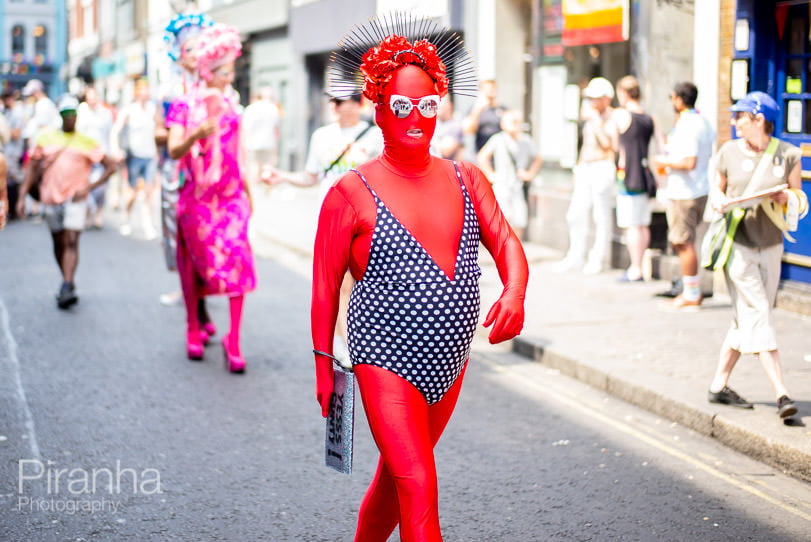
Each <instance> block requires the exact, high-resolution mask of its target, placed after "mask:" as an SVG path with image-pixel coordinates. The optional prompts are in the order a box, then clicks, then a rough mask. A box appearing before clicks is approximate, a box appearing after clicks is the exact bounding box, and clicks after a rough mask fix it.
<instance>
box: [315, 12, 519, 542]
mask: <svg viewBox="0 0 811 542" xmlns="http://www.w3.org/2000/svg"><path fill="white" fill-rule="evenodd" d="M367 24H368V25H369V26H371V28H361V29H360V30H357V31H358V32H364V31H368V34H366V35H384V36H385V35H388V37H386V38H385V39H383V40H382V42H380V43H379V44H376V45H375V46H373V47H372V48H371V49H370V50H369V51H368V52H367V53H366V54H365V55H363V60H362V61H361V58H360V54H359V53H357V52H354V53H353V52H352V51H344V54H345V55H346V58H342V59H340V60H339V61H340V62H341V64H340V66H342V67H341V68H340V70H341V73H343V76H342V77H343V78H342V79H341V78H340V77H339V76H337V75H335V74H333V75H334V77H333V83H332V84H333V85H336V86H337V87H338V88H343V89H344V90H347V91H350V89H348V88H346V87H347V86H351V85H352V84H353V82H355V83H354V84H358V79H361V80H362V81H365V82H364V90H363V92H364V95H365V96H366V97H367V98H368V99H370V100H371V101H372V102H373V103H374V104H375V107H376V108H375V117H376V121H377V123H378V125H379V126H380V127H381V129H382V131H383V137H384V139H385V148H384V151H383V154H382V155H381V156H379V157H378V158H375V159H373V160H371V161H369V162H367V163H366V164H363V165H361V166H360V167H358V168H357V169H355V170H353V171H351V172H349V173H347V174H345V175H343V176H342V177H341V178H340V179H338V181H337V182H336V183H335V184H334V185H333V186H332V188H330V190H329V192H328V193H327V196H326V198H325V200H324V204H323V206H322V209H321V214H320V217H319V224H318V230H317V233H316V241H315V250H314V254H315V257H314V262H313V296H312V310H311V314H312V332H313V346H314V352H315V364H316V398H317V400H318V403H319V405H320V406H321V411H322V414H323V415H324V416H326V414H327V411H328V409H329V407H330V400H331V397H332V395H333V365H332V363H333V359H334V356H333V353H332V346H333V333H334V328H335V321H336V318H337V313H338V299H339V292H340V287H341V283H342V281H343V277H344V274H345V272H346V271H347V270H350V271H351V273H352V275H353V276H354V277H355V279H356V280H357V282H356V284H355V286H354V288H353V290H352V296H351V299H350V302H349V318H348V323H349V353H350V359H351V361H352V365H353V370H354V373H355V376H356V378H357V381H358V386H359V389H360V393H361V397H362V399H363V405H364V410H365V412H366V416H367V419H368V422H369V427H370V429H371V432H372V435H373V437H374V439H375V443H376V444H377V447H378V449H379V450H380V458H379V461H378V467H377V472H376V473H375V476H374V479H373V480H372V483H371V485H370V486H369V489H368V490H367V492H366V495H365V497H364V499H363V501H362V503H361V505H360V510H359V512H358V525H357V531H356V534H355V540H387V539H388V537H389V536H390V534H391V533H392V531H393V530H394V529H395V528H396V527H397V526H398V525H399V529H400V539H401V540H403V541H404V542H414V541H417V540H421V541H423V540H424V541H428V540H430V541H439V540H441V539H442V535H441V533H440V526H439V513H438V489H437V476H436V468H435V462H434V453H433V447H434V445H435V444H436V443H437V441H438V440H439V438H440V436H441V434H442V431H443V430H444V428H445V425H446V424H447V422H448V420H449V418H450V416H451V414H452V412H453V409H454V407H455V405H456V400H457V398H458V396H459V392H460V389H461V385H462V378H463V375H464V371H465V367H466V364H467V360H468V357H469V354H470V346H471V341H472V338H473V334H474V332H475V328H476V325H477V322H478V316H479V291H478V278H479V276H480V274H481V271H480V269H479V265H478V246H479V240H480V239H481V241H482V243H483V244H484V245H485V247H487V249H488V250H489V251H490V252H491V253H492V254H493V256H494V258H495V261H496V264H497V267H498V270H499V274H500V276H501V278H502V280H503V281H504V291H503V293H502V295H501V297H500V298H499V299H498V301H496V303H495V305H494V306H493V307H492V308H491V310H490V312H489V313H488V315H487V318H486V319H485V322H484V324H485V325H486V326H490V325H492V326H493V329H492V330H491V333H490V341H491V342H493V343H496V342H501V341H504V340H507V339H510V338H512V337H514V336H515V335H517V334H518V333H519V332H520V330H521V327H522V325H523V319H524V307H523V299H524V292H525V289H526V284H527V275H528V268H527V262H526V258H525V256H524V253H523V249H522V248H521V243H520V241H519V240H518V238H517V237H516V236H515V234H514V233H513V231H512V229H511V228H510V226H509V224H508V223H507V220H506V218H505V217H504V215H503V214H502V213H501V211H500V209H499V207H498V204H497V203H496V199H495V196H494V195H493V192H492V189H491V188H490V183H489V181H488V180H487V178H486V177H485V176H484V174H483V173H482V172H481V171H480V170H479V169H478V168H476V167H475V166H473V165H471V164H467V163H456V162H452V161H448V160H442V159H440V158H436V157H433V156H431V155H430V153H429V147H430V143H431V137H432V135H433V133H434V128H435V124H436V113H437V108H438V107H439V100H440V97H441V96H443V95H445V94H446V93H447V92H448V85H449V82H448V76H447V75H446V72H445V67H444V66H445V64H447V65H452V64H451V63H452V62H453V60H454V59H453V58H452V55H453V54H454V53H456V52H455V51H454V50H451V51H447V50H446V49H443V50H440V51H439V52H437V49H435V47H434V45H433V44H431V43H430V42H428V41H427V40H423V39H420V40H417V39H413V38H412V41H410V40H408V39H407V38H406V37H403V36H402V35H400V34H401V33H400V32H399V31H398V32H391V31H389V30H388V29H386V28H384V27H382V26H381V23H380V22H378V21H377V20H372V21H370V22H369V23H367ZM417 27H419V26H417ZM364 33H365V32H364ZM402 33H404V32H402ZM426 34H428V32H426ZM430 35H436V33H435V32H432V33H431V34H430ZM345 41H346V42H354V40H350V39H347V40H345ZM457 43H458V42H457ZM459 47H460V50H461V51H460V52H458V53H456V54H460V55H462V54H466V53H465V52H464V49H463V47H462V46H461V44H459ZM443 53H445V54H446V55H447V56H446V57H444V58H443V57H442V56H441V55H442V54H443ZM347 63H352V64H353V65H354V66H358V69H359V70H360V73H362V74H363V78H360V76H359V74H358V71H356V70H354V69H351V68H348V67H347V66H349V64H347ZM462 65H464V64H463V63H462ZM455 75H456V77H461V75H460V74H459V73H456V74H455ZM336 79H338V80H337V81H336ZM342 84H343V85H346V86H344V87H341V85H342ZM450 84H451V85H453V81H451V82H450ZM395 217H396V218H395Z"/></svg>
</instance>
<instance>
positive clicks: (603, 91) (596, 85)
mask: <svg viewBox="0 0 811 542" xmlns="http://www.w3.org/2000/svg"><path fill="white" fill-rule="evenodd" d="M583 96H585V97H586V98H603V97H605V98H613V97H614V85H612V84H611V81H609V80H608V79H606V78H605V77H595V78H594V79H592V80H591V81H589V84H588V86H587V87H586V88H585V89H583Z"/></svg>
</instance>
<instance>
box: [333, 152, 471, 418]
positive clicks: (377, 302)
mask: <svg viewBox="0 0 811 542" xmlns="http://www.w3.org/2000/svg"><path fill="white" fill-rule="evenodd" d="M454 169H455V170H456V177H457V179H458V180H459V184H460V186H461V188H462V195H463V196H464V202H465V210H464V222H463V226H462V236H461V240H460V242H459V251H458V253H457V255H456V269H455V272H454V280H450V279H449V278H448V276H447V275H446V274H445V273H444V271H442V269H441V268H440V267H439V266H438V265H437V264H436V262H435V261H434V260H433V259H432V258H431V256H430V255H429V254H428V253H427V252H426V251H425V249H424V248H423V247H422V245H420V244H419V242H418V241H417V240H416V239H415V238H414V236H413V235H412V234H411V233H410V232H409V231H408V230H407V229H406V228H405V227H404V226H403V225H402V224H401V223H400V222H399V221H398V220H397V219H396V218H395V217H394V215H392V213H391V211H389V209H388V208H387V207H386V205H385V204H384V203H383V202H382V201H381V200H380V198H378V197H377V194H376V193H375V191H374V190H372V188H371V187H370V186H369V184H368V183H367V182H366V179H365V178H364V177H363V175H361V174H360V172H358V171H355V173H357V175H358V176H359V177H360V178H361V180H362V181H363V183H364V184H365V185H366V187H367V188H368V189H369V191H370V192H371V193H372V196H373V197H374V199H375V203H376V205H377V218H376V222H375V231H374V234H373V235H372V244H371V247H370V249H369V264H368V265H367V267H366V272H365V273H364V275H363V279H362V280H360V281H358V282H357V283H356V284H355V287H354V288H353V290H352V295H351V297H350V298H349V314H348V323H349V326H348V327H349V330H348V331H349V333H348V345H349V355H350V359H351V360H352V363H353V364H369V365H375V366H377V367H382V368H384V369H386V370H389V371H392V372H394V373H396V374H398V375H399V376H401V377H402V378H404V379H406V380H407V381H408V382H410V383H411V384H413V385H414V386H415V387H416V388H417V389H418V390H419V391H420V393H422V395H423V396H424V397H425V400H426V402H427V403H428V404H434V403H436V402H437V401H439V400H440V399H442V397H443V396H444V395H445V393H447V391H448V390H449V389H450V388H451V386H453V383H454V382H455V381H456V379H457V378H458V377H459V373H461V371H462V368H463V367H464V364H465V362H466V361H467V359H468V357H469V356H470V344H471V342H472V340H473V333H474V332H475V330H476V324H477V323H478V320H479V305H480V299H479V277H480V276H481V269H479V264H478V254H479V223H478V220H477V219H476V212H475V210H474V209H473V203H472V202H471V200H470V196H469V194H468V192H467V189H466V188H465V185H464V183H463V182H462V175H461V173H460V171H459V168H458V167H457V166H456V163H454Z"/></svg>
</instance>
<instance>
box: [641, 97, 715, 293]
mask: <svg viewBox="0 0 811 542" xmlns="http://www.w3.org/2000/svg"><path fill="white" fill-rule="evenodd" d="M697 98H698V89H697V88H696V86H695V85H694V84H693V83H690V82H682V83H678V84H676V85H675V86H674V87H673V92H671V93H670V100H671V102H672V103H673V109H674V110H675V111H676V113H677V114H678V116H679V117H678V120H677V121H676V124H675V126H673V130H672V131H671V132H670V134H669V135H668V137H667V144H666V146H665V149H666V154H665V155H664V156H657V157H655V158H654V160H653V163H654V166H655V167H656V169H657V171H659V172H664V173H666V175H667V189H666V190H667V192H666V193H667V198H668V206H667V222H668V235H667V238H668V241H670V243H671V244H672V245H673V248H674V249H675V251H676V254H678V256H679V261H680V263H681V272H682V283H683V285H684V289H683V291H682V293H681V294H680V295H678V296H676V297H675V298H674V299H673V300H672V301H671V302H670V304H671V305H672V306H673V307H674V308H678V309H681V308H689V307H693V308H695V307H698V306H699V305H701V301H702V297H701V289H700V285H699V278H698V256H697V254H696V247H695V241H696V229H697V227H698V226H699V224H701V221H702V220H703V216H704V207H705V206H706V205H707V193H708V192H709V180H708V178H707V170H708V168H709V162H710V157H711V156H712V146H713V142H714V141H715V133H714V131H713V129H712V127H711V126H710V123H709V122H707V120H706V119H705V118H704V117H702V116H701V115H699V114H698V112H697V111H696V109H695V104H696V99H697Z"/></svg>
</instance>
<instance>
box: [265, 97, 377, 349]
mask: <svg viewBox="0 0 811 542" xmlns="http://www.w3.org/2000/svg"><path fill="white" fill-rule="evenodd" d="M362 102H363V97H362V96H361V95H360V94H355V95H352V96H350V97H348V98H339V97H336V96H330V104H331V106H332V111H333V113H334V115H335V122H331V123H329V124H326V125H324V126H322V127H320V128H318V129H317V130H316V131H315V132H313V135H312V136H311V137H310V146H309V149H308V153H307V162H306V164H305V165H304V172H298V173H297V172H281V171H273V172H272V173H271V174H269V175H266V177H267V179H268V181H269V182H271V183H278V182H285V181H287V182H290V183H292V184H295V185H298V186H315V185H318V186H319V190H320V191H321V195H322V197H323V196H324V195H326V193H327V191H328V190H329V188H330V186H332V184H333V183H334V182H335V181H336V180H337V179H338V178H339V177H340V176H341V175H343V174H344V173H346V172H347V171H349V170H351V169H354V168H356V167H358V166H360V165H361V164H363V163H365V162H368V161H369V160H371V159H372V158H374V157H376V156H377V155H378V154H380V153H381V152H383V134H382V133H381V131H380V128H378V127H377V126H375V125H374V124H371V123H369V122H367V121H365V120H362V119H361V115H360V114H361V104H362ZM353 285H354V281H353V280H352V276H351V275H350V274H349V273H347V274H346V276H345V277H344V281H343V284H342V285H341V302H340V315H339V318H338V322H337V324H336V333H337V335H336V343H335V356H336V357H338V358H340V359H342V360H348V352H347V351H346V346H345V342H344V339H345V337H346V309H347V306H348V303H349V294H350V292H351V291H352V286H353ZM339 338H340V339H339Z"/></svg>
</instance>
